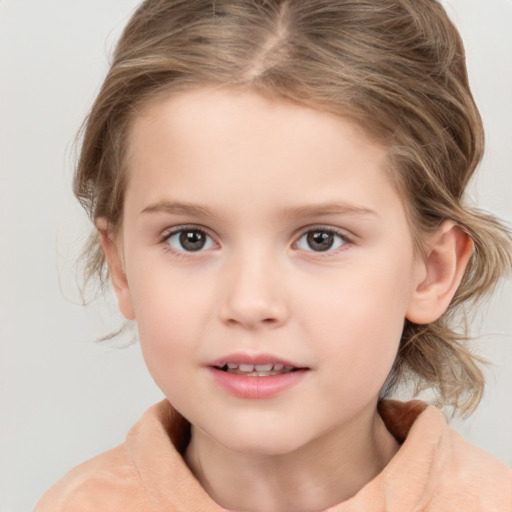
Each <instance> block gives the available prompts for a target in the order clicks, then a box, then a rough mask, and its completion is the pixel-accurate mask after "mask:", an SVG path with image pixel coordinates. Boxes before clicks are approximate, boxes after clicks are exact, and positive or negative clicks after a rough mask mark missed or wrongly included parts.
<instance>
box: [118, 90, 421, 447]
mask: <svg viewBox="0 0 512 512" xmlns="http://www.w3.org/2000/svg"><path fill="white" fill-rule="evenodd" d="M128 147H129V153H128V171H129V182H128V186H127V191H126V199H125V206H124V218H123V226H122V231H121V232H120V234H119V237H118V239H117V250H118V257H119V262H120V265H121V266H122V268H123V270H124V274H123V276H124V275H125V278H124V277H122V278H121V279H120V281H119V282H118V283H117V285H116V286H117V292H118V297H119V302H120V306H121V309H122V311H123V312H124V314H125V315H126V316H127V317H129V318H135V319H136V321H137V324H138V329H139V336H140V343H141V347H142V351H143V354H144V357H145V360H146V363H147V366H148V368H149V371H150V372H151V374H152V376H153V378H154V379H155V381H156V383H157V384H158V385H159V386H160V388H161V389H162V391H163V392H164V393H165V395H166V396H167V397H168V399H169V400H170V402H171V403H172V404H173V405H174V406H175V407H176V408H177V409H178V410H179V411H180V412H181V413H182V414H183V415H184V416H185V417H186V418H187V419H188V420H189V421H190V422H191V423H192V424H193V425H194V426H195V427H196V428H197V429H198V430H199V431H201V432H202V433H204V434H206V435H207V436H209V437H210V438H211V439H214V440H215V441H217V442H218V443H220V444H221V445H223V446H225V447H227V448H229V449H231V450H238V451H245V452H253V453H254V452H258V453H265V454H278V453H286V452H289V451H293V450H296V449H299V448H300V447H301V446H305V445H307V444H308V443H310V442H313V441H314V440H316V439H319V438H321V437H322V436H326V435H327V434H330V433H332V432H336V431H340V432H342V431H343V429H345V428H347V425H349V424H351V423H354V422H356V421H357V418H360V417H361V416H362V415H363V414H364V412H365V411H369V410H373V411H375V406H376V401H377V397H378V394H379V390H380V388H381V386H382V385H383V383H384V381H385V379H386V377H387V375H388V373H389V371H390V369H391V367H392V364H393V361H394V359H395V355H396V353H397V349H398V345H399V340H400V335H401V332H402V328H403V323H404V318H405V317H406V315H407V309H408V306H409V303H410V301H411V296H412V294H413V291H414V288H415V286H416V285H415V278H414V276H415V275H416V270H415V269H416V268H417V265H418V262H417V259H416V257H415V253H414V250H413V243H412V237H411V233H410V231H409V228H408V223H407V218H406V214H405V210H404V206H403V203H402V201H401V198H400V197H399V195H398V194H397V192H396V191H395V189H394V188H393V186H392V185H391V183H390V180H389V179H388V177H387V174H386V172H385V160H386V150H385V148H383V147H381V146H379V145H378V144H376V143H374V142H372V141H371V140H369V139H368V138H367V137H366V136H365V134H364V132H363V131H362V130H361V129H360V128H358V126H357V125H355V124H354V123H353V122H351V121H349V120H346V119H343V118H340V117H336V116H333V115H331V114H328V113H325V112H320V111H316V110H312V109H309V108H305V107H301V106H296V105H291V104H286V103H284V102H274V101H270V100H267V99H264V98H263V97H261V96H259V95H257V94H256V93H251V92H235V91H226V90H198V91H195V92H188V93H182V94H180V95H176V96H174V97H169V98H166V99H163V100H160V101H159V102H158V103H154V104H151V105H149V106H147V107H146V108H145V109H144V110H143V111H142V112H141V114H140V115H139V116H138V117H137V119H136V120H135V121H134V124H133V126H132V130H131V133H130V137H129V146H128Z"/></svg>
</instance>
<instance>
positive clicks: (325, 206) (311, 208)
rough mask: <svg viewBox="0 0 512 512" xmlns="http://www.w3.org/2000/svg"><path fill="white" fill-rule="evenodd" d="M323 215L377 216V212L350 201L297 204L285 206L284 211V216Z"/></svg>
mask: <svg viewBox="0 0 512 512" xmlns="http://www.w3.org/2000/svg"><path fill="white" fill-rule="evenodd" d="M325 215H358V216H369V215H373V216H376V217H379V214H378V213H377V212H376V211H374V210H371V209H370V208H365V207H363V206H358V205H355V204H351V203H339V202H329V203H320V204H312V205H304V206H297V207H293V208H287V209H286V210H285V211H284V216H285V217H292V218H295V217H298V218H301V217H321V216H325Z"/></svg>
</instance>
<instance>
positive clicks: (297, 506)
mask: <svg viewBox="0 0 512 512" xmlns="http://www.w3.org/2000/svg"><path fill="white" fill-rule="evenodd" d="M364 419H365V421H364V428H362V423H361V421H358V422H355V423H354V425H351V426H346V428H344V429H342V430H336V431H332V432H329V433H327V434H326V435H324V436H322V437H321V438H318V439H315V440H313V441H311V442H310V443H308V444H307V445H306V446H302V447H300V448H299V449H297V450H295V451H293V452H291V453H286V454H280V455H270V456H269V455H258V454H248V453H238V452H233V451H231V450H229V449H227V448H225V447H224V446H222V445H220V444H219V443H217V442H216V441H214V440H213V439H211V438H210V437H209V436H207V435H206V434H205V433H204V432H202V431H199V430H197V429H195V428H194V427H192V438H191V442H190V444H189V446H188V448H187V451H186V454H185V459H186V461H187V464H188V465H189V467H190V469H191V470H192V472H193V473H194V475H195V476H196V478H197V479H198V480H199V482H200V483H201V485H202V486H203V487H204V488H205V490H206V491H207V492H208V494H209V495H210V496H211V497H212V498H213V499H214V500H215V501H216V502H217V503H218V504H219V505H221V506H223V507H224V508H227V509H228V510H237V511H241V512H261V511H265V512H283V511H290V512H292V511H293V512H312V511H318V510H324V509H326V508H328V507H331V506H333V505H335V504H337V503H341V502H342V501H345V500H346V499H348V498H350V497H352V496H354V495H355V494H356V493H357V492H358V491H359V490H360V489H361V488H362V487H364V485H366V484H367V483H368V482H369V481H370V480H372V479H373V478H374V477H375V476H377V475H378V474H379V473H380V472H381V471H382V470H383V469H384V467H385V466H386V465H387V464H388V462H389V461H390V460H391V458H392V457H393V455H394V454H395V453H396V452H397V450H398V443H397V442H396V440H395V439H394V438H393V436H392V435H391V434H390V433H389V432H388V431H387V429H386V427H385V425H384V423H383V421H382V419H381V417H380V416H379V414H378V413H377V411H376V410H374V411H372V414H371V415H367V418H364Z"/></svg>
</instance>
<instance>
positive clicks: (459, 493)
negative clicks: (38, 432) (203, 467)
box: [35, 400, 512, 512]
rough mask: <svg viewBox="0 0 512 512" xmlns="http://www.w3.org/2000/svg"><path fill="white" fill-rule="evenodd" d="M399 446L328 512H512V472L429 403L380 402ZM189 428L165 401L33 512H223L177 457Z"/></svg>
mask: <svg viewBox="0 0 512 512" xmlns="http://www.w3.org/2000/svg"><path fill="white" fill-rule="evenodd" d="M379 410H380V413H381V415H382V417H383V419H384V422H385V423H386V426H387V428H388V430H389V431H390V432H391V433H392V434H393V435H394V436H395V437H396V438H397V440H398V441H399V442H400V443H401V447H400V449H399V450H398V452H397V454H396V455H395V456H394V457H393V459H392V460H391V461H390V463H389V464H388V465H387V466H386V467H385V468H384V470H383V471H382V472H381V473H380V474H379V475H378V476H377V477H376V478H374V479H373V480H372V481H370V482H369V483H368V484H366V485H365V486H364V487H363V488H362V489H361V490H360V491H359V492H358V493H357V494H356V495H355V496H353V497H352V498H350V499H349V500H347V501H344V502H343V503H340V504H338V505H335V506H333V507H331V508H329V509H328V510H329V512H448V511H450V512H477V511H478V512H512V469H510V468H509V467H508V466H506V465H505V464H504V463H503V462H501V461H500V460H498V459H496V458H495V457H493V456H491V455H489V454H488V453H486V452H484V451H483V450H481V449H479V448H477V447H476V446H473V445H471V444H470V443H469V442H467V441H466V440H464V439H463V438H462V437H461V436H460V435H459V434H458V433H457V432H455V431H454V430H453V429H451V428H450V427H449V426H448V425H447V423H446V420H445V418H444V416H443V414H442V413H441V411H440V410H439V409H436V408H435V407H433V406H428V405H427V404H425V403H424V402H420V401H417V400H416V401H412V402H407V403H402V402H397V401H394V400H389V401H386V402H383V404H381V407H380V409H379ZM188 435H189V426H188V424H187V422H186V421H185V420H184V419H183V418H182V417H181V416H180V415H179V414H178V413H177V412H176V411H175V410H174V409H173V408H172V406H171V405H170V404H169V402H168V401H167V400H164V401H162V402H160V403H158V404H156V405H154V406H153V407H151V408H150V409H149V410H148V411H147V412H146V413H145V414H144V415H143V416H142V418H141V419H140V420H139V421H138V422H137V423H136V424H135V426H134V427H133V428H132V429H131V430H130V432H129V433H128V436H127V438H126V441H125V442H124V443H123V444H122V445H120V446H118V447H117V448H114V449H112V450H110V451H108V452H106V453H104V454H102V455H99V456H97V457H95V458H93V459H91V460H89V461H87V462H85V463H83V464H81V465H79V466H78V467H76V468H75V469H73V470H72V471H71V472H69V473H68V474H67V475H66V476H65V477H64V478H63V479H62V480H60V481H59V482H58V483H57V484H55V485H54V486H53V487H52V488H51V489H50V490H49V491H47V493H46V494H45V495H44V496H43V497H42V498H41V500H40V501H39V503H38V505H37V506H36V509H35V512H64V511H65V512H86V511H87V512H98V511H101V512H114V511H115V512H164V511H165V512H178V511H180V512H222V511H224V509H223V508H222V507H220V506H219V505H217V504H216V503H215V502H214V501H213V500H212V499H211V498H210V497H209V496H208V494H207V493H206V492H205V491H204V489H203V488H202V487H201V485H200V484H199V482H198V481H197V480H196V479H195V478H194V476H193V475H192V473H191V472H190V471H189V469H188V467H187V466H186V464H185V462H184V461H183V458H182V457H181V455H180V451H183V449H184V447H185V446H186V444H187V442H188Z"/></svg>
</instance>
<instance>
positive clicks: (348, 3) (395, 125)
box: [74, 0, 512, 412]
mask: <svg viewBox="0 0 512 512" xmlns="http://www.w3.org/2000/svg"><path fill="white" fill-rule="evenodd" d="M201 86H225V87H239V88H240V87H242V88H250V89H251V90H255V91H258V92H260V93H261V94H265V95H267V96H271V97H275V98H277V99H281V100H286V101H292V102H295V103H297V104H302V105H308V106H312V107H314V108H317V109H323V110H327V111H330V112H333V113H335V114H339V115H343V116H349V117H350V118H352V119H354V120H356V121H357V122H358V123H360V124H361V125H362V126H363V127H364V128H365V129H366V130H367V131H368V133H370V134H371V135H372V136H373V137H375V138H377V139H378V140H380V141H383V142H384V143H386V145H387V146H388V147H389V172H390V175H391V177H392V179H393V180H394V183H395V185H396V187H397V188H398V190H399V191H400V192H401V194H402V196H403V197H404V198H406V203H407V208H408V211H409V215H410V222H411V228H412V231H413V234H414V236H415V240H416V243H417V246H418V247H421V239H422V237H421V235H422V234H424V233H425V232H431V231H433V230H435V229H436V228H437V227H438V226H439V225H440V223H441V222H442V221H443V220H446V219H451V220H453V221H455V222H456V223H458V224H459V225H460V227H461V229H463V230H464V231H466V232H467V233H468V234H469V236H470V237H471V238H472V239H473V242H474V251H473V254H472V257H471V260H470V262H469V265H468V268H467V270H466V273H465V275H464V278H463V281H462V284H461V286H460V287H459V290H458V292H457V294H456V295H455V297H454V299H453V301H452V303H451V305H450V307H449V309H448V311H447V312H446V313H445V314H444V315H443V316H442V318H440V319H439V320H438V321H436V322H434V323H432V324H429V325H416V324H413V323H411V322H409V321H406V323H405V327H404V331H403V336H402V341H401V348H400V351H399V353H398V356H397V359H396V363H395V366H394V369H393V371H392V373H391V375H390V377H389V379H388V382H387V384H386V386H385V389H384V390H383V394H386V395H387V394H389V393H390V392H391V391H392V390H393V389H394V388H395V386H396V385H397V384H398V383H400V382H401V381H403V380H404V378H405V377H406V376H414V379H413V380H414V381H415V382H416V384H417V390H418V389H422V388H434V389H436V390H437V392H438V394H439V396H440V399H441V400H442V402H443V403H445V404H450V405H453V406H454V407H456V408H459V409H460V410H461V411H462V412H467V411H469V410H472V409H473V408H474V407H476V405H477V404H478V402H479V400H480V398H481V396H482V392H483V387H484V379H483V375H482V372H481V370H480V369H479V367H478V364H477V362H478V360H479V358H478V357H476V356H475V355H473V354H472V353H471V352H470V351H469V350H468V349H467V348H466V347H465V345H464V341H465V336H464V335H462V334H457V333H456V332H455V331H454V330H453V325H454V323H455V321H456V319H457V318H459V319H460V318H461V315H460V313H461V311H462V309H463V308H462V306H463V305H465V304H466V303H468V302H474V301H476V300H477V299H480V298H482V297H483V296H485V295H487V294H489V293H490V292H491V291H492V290H493V288H494V286H495V285H496V283H497V281H498V280H499V278H500V277H501V276H502V275H503V274H504V273H505V272H506V271H507V270H508V269H510V267H511V266H512V261H511V260H512V257H511V242H510V237H509V234H508V232H507V230H506V229H505V228H504V227H503V226H502V225H501V224H500V223H499V222H498V221H497V220H496V219H495V218H494V217H492V216H491V215H489V214H486V213H484V212H481V211H479V210H477V209H474V208H470V207H468V206H465V205H464V191H465V188H466V186H467V184H468V181H469V179H470V178H471V176H472V174H473V172H474V170H475V168H476V166H477V164H478V163H479V161H480V159H481V156H482V152H483V145H484V138H483V128H482V122H481V119H480V115H479V113H478V110H477V107H476V105H475V103H474V101H473V97H472V95H471V92H470V89H469V85H468V78H467V72H466V66H465V56H464V48H463V45H462V41H461V39H460V36H459V34H458V32H457V30H456V29H455V27H454V26H453V24H452V23H451V22H450V20H449V19H448V17H447V15H446V13H445V11H444V10H443V8H442V7H441V6H440V4H439V3H438V2H437V1H435V0H359V1H357V2H354V1H353V0H308V1H302V0H146V1H145V2H144V3H143V4H142V5H141V6H140V7H139V8H138V10H137V11H136V12H135V14H134V16H133V17H132V19H131V20H130V22H129V23H128V25H127V27H126V28H125V30H124V33H123V35H122V37H121V39H120V41H119V43H118V45H117V48H116V51H115V53H114V58H113V62H112V65H111V68H110V71H109V73H108V75H107V77H106V79H105V81H104V83H103V86H102V88H101V91H100V93H99V95H98V97H97V99H96V101H95V103H94V105H93V107H92V110H91V112H90V115H89V117H88V119H87V120H86V123H85V124H84V129H83V141H82V149H81V154H80V159H79V163H78V168H77V171H76V175H75V181H74V191H75V194H76V196H77V198H78V199H79V201H80V202H81V203H82V205H83V206H84V208H85V209H86V211H87V212H88V214H89V215H90V217H91V219H92V220H95V219H97V218H99V217H102V218H106V219H107V221H108V223H109V225H110V226H112V227H113V229H117V228H118V227H119V226H120V223H121V222H122V213H123V196H124V192H125V187H126V181H127V176H126V172H125V166H124V161H123V157H124V155H125V149H126V148H125V144H126V137H127V132H128V129H129V127H130V123H131V120H132V119H133V117H134V116H136V115H137V112H138V111H139V109H140V107H141V106H142V105H144V104H146V103H147V102H149V101H151V100H153V99H155V98H156V97H158V96H161V95H163V94H169V93H170V92H173V91H174V92H176V91H182V90H186V89H190V88H192V87H195V88H196V87H201ZM85 273H86V280H88V279H89V278H90V277H92V276H93V275H99V278H100V282H102V283H105V282H106V278H107V277H108V269H107V267H106V265H105V260H104V255H103V253H102V250H101V247H100V245H99V241H98V236H97V234H96V233H93V234H92V235H91V239H90V242H89V245H88V247H87V249H86V251H85ZM462 317H464V312H463V311H462Z"/></svg>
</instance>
